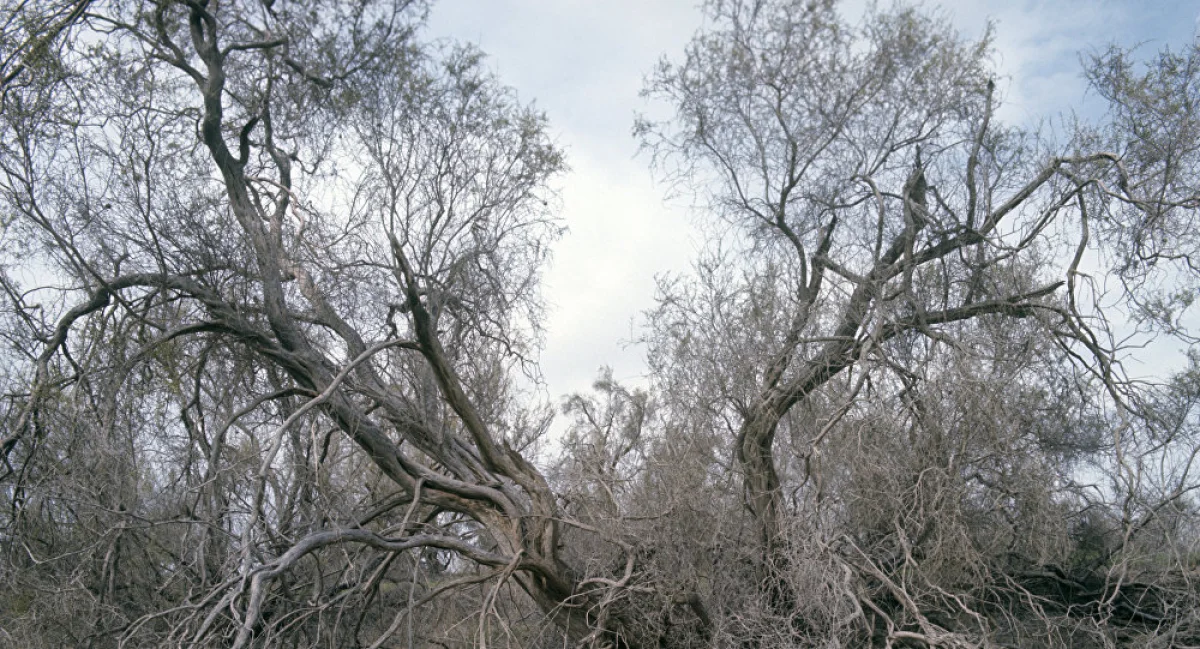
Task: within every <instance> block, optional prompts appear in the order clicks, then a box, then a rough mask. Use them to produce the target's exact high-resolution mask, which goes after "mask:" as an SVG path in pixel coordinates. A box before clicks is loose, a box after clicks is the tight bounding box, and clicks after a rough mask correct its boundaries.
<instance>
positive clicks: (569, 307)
mask: <svg viewBox="0 0 1200 649" xmlns="http://www.w3.org/2000/svg"><path fill="white" fill-rule="evenodd" d="M864 5H865V0H855V1H852V2H848V3H846V5H845V7H844V10H845V11H846V12H847V13H848V14H853V13H861V11H862V6H864ZM941 9H942V10H943V11H944V12H945V14H946V15H947V16H948V17H949V18H950V19H951V20H952V21H953V22H954V24H955V25H956V26H957V27H958V28H959V29H960V30H962V32H963V33H964V34H965V35H967V36H968V37H978V36H980V35H982V33H983V32H984V29H985V26H986V24H987V21H988V20H989V19H991V20H994V21H995V22H996V23H997V25H996V27H997V29H996V49H997V51H998V57H997V65H998V66H999V69H1000V73H1001V76H1002V81H1007V84H1008V85H1007V86H1002V87H1005V99H1006V101H1007V105H1006V107H1005V108H1004V109H1003V111H1004V112H1003V113H1002V117H1004V118H1006V119H1008V120H1016V121H1029V120H1032V119H1035V118H1037V117H1039V116H1043V115H1047V114H1048V113H1049V114H1051V115H1053V114H1055V113H1058V112H1060V111H1065V110H1069V109H1071V108H1073V107H1077V106H1080V105H1081V102H1083V101H1084V98H1085V92H1086V84H1085V82H1084V80H1083V78H1082V76H1081V75H1080V73H1079V63H1078V55H1079V52H1080V51H1081V50H1086V49H1088V48H1089V47H1103V46H1105V45H1107V44H1108V43H1110V42H1120V43H1123V44H1126V45H1128V44H1133V43H1137V42H1147V47H1148V48H1150V49H1149V51H1151V52H1152V51H1153V50H1155V49H1158V48H1159V47H1160V46H1161V45H1162V44H1163V43H1176V44H1178V43H1183V42H1188V39H1190V38H1191V35H1192V33H1193V32H1194V30H1195V29H1196V24H1197V23H1196V21H1197V19H1198V18H1200V16H1198V15H1197V13H1196V8H1195V5H1194V3H1192V2H1183V1H1158V2H1153V3H1145V2H1134V1H1132V0H1129V1H1120V2H1119V1H1117V0H1056V1H1035V0H1015V1H1014V0H978V1H973V2H965V1H964V2H944V3H942V4H941ZM700 22H701V16H700V12H699V9H698V7H697V1H696V0H640V1H638V0H608V1H606V2H595V1H593V0H474V1H468V0H443V2H441V3H440V4H437V5H436V6H435V7H434V10H433V13H432V15H431V18H430V25H429V32H428V33H429V34H430V35H431V36H434V37H450V38H454V39H457V40H460V41H468V42H473V43H476V44H478V45H479V46H480V47H481V48H482V49H483V50H484V51H485V52H487V53H488V54H489V56H490V57H491V59H490V60H491V65H492V67H493V69H495V70H496V71H497V73H498V74H499V75H500V77H501V78H502V79H503V80H504V82H505V83H507V84H510V85H512V86H514V87H515V88H517V90H518V92H519V93H520V94H521V96H522V97H523V98H524V99H526V100H530V99H533V100H536V102H537V105H538V106H539V107H540V108H542V109H543V110H545V111H546V113H547V114H548V116H549V118H550V121H551V125H552V129H553V132H554V133H555V137H556V138H557V140H558V141H559V143H560V144H561V145H562V146H563V147H564V148H565V149H566V151H567V153H568V156H569V157H568V159H569V162H570V164H571V166H572V171H571V172H570V174H569V175H568V176H566V177H565V178H564V180H563V182H562V193H563V212H562V216H563V219H564V221H565V223H566V225H567V226H568V227H569V228H570V232H569V233H568V234H567V236H566V237H565V238H564V240H563V241H561V242H560V244H559V245H558V246H557V248H556V253H555V262H554V265H553V267H552V268H551V269H550V271H549V273H548V274H547V284H546V297H547V300H548V301H549V302H550V303H551V304H552V305H553V308H552V311H551V313H550V314H549V318H548V320H547V345H546V350H545V353H544V355H543V370H544V372H545V376H546V379H547V383H548V386H547V388H548V391H549V393H550V395H551V396H552V397H558V396H559V395H562V394H564V393H567V392H571V391H577V390H583V389H586V388H587V387H588V386H589V385H590V383H591V380H592V379H593V377H594V376H595V372H596V369H597V368H598V367H599V366H600V365H602V364H609V365H612V366H613V367H614V369H615V372H616V376H617V377H618V378H620V379H630V378H636V377H637V376H638V375H640V374H641V373H642V372H643V371H644V369H643V364H642V362H641V356H642V351H641V350H639V349H626V348H624V347H623V346H622V344H621V343H622V341H627V340H629V339H630V338H631V321H632V322H637V321H639V320H640V314H641V313H642V312H644V311H645V310H646V309H648V308H650V307H651V306H652V305H653V300H652V298H653V291H654V275H655V274H656V273H662V272H666V271H681V270H684V269H685V268H686V267H687V263H688V260H689V259H691V258H692V257H693V255H694V252H695V250H696V248H697V247H698V243H697V241H696V236H697V235H695V234H693V232H695V230H694V228H692V227H690V226H689V224H688V220H687V218H686V217H685V215H684V210H683V209H682V208H680V207H679V206H677V205H668V204H667V203H666V202H665V201H664V200H663V196H664V194H665V190H664V188H663V187H661V186H658V187H656V186H655V185H654V184H653V183H652V182H651V180H650V174H649V171H648V169H647V162H648V161H647V160H645V159H641V158H638V159H635V158H634V153H635V151H636V145H635V143H634V141H633V139H632V138H631V137H630V127H631V125H632V120H633V117H634V114H635V113H636V112H638V111H640V110H643V109H644V108H645V107H644V104H643V102H642V100H641V99H640V98H639V97H638V92H639V91H640V89H641V86H642V79H643V78H644V76H645V75H646V74H647V73H649V72H650V70H651V69H652V68H653V66H654V64H655V63H656V62H657V61H658V59H659V58H660V57H661V56H663V55H667V56H672V57H678V56H679V55H680V53H681V52H682V50H683V47H684V45H685V44H686V42H687V40H688V39H689V38H690V36H691V35H692V33H694V31H695V30H696V28H697V27H699V25H700Z"/></svg>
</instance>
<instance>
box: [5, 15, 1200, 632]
mask: <svg viewBox="0 0 1200 649" xmlns="http://www.w3.org/2000/svg"><path fill="white" fill-rule="evenodd" d="M426 10H427V7H426V6H425V5H424V3H422V2H419V1H417V0H411V1H410V0H380V1H374V0H315V1H311V2H303V3H298V2H291V1H289V0H229V1H227V2H218V1H217V0H140V1H133V2H108V1H106V0H74V1H64V0H56V1H49V2H40V3H27V2H5V3H0V82H2V84H3V85H2V88H0V89H2V95H0V128H2V129H3V134H4V135H3V138H2V140H0V201H2V204H3V215H2V217H0V218H2V219H3V220H2V225H3V236H2V237H0V256H2V259H3V261H2V266H0V288H2V289H3V307H2V308H0V322H2V325H0V332H2V334H3V338H2V341H3V347H2V349H3V352H2V353H0V385H2V386H3V391H2V394H3V396H2V399H0V422H2V427H0V434H2V437H0V580H2V582H3V583H4V584H5V585H6V587H5V589H4V590H3V592H0V645H3V646H13V647H30V648H36V647H61V646H80V647H84V646H86V647H142V646H146V647H150V646H153V647H189V648H190V647H218V646H219V647H226V646H232V647H237V648H239V649H241V648H245V647H371V648H372V649H376V648H380V647H443V648H449V647H475V646H479V647H562V646H579V647H611V648H618V647H620V648H630V649H632V648H637V647H666V648H680V649H682V648H690V647H754V648H761V649H771V648H776V647H778V648H782V647H823V648H824V647H962V648H966V647H997V648H998V647H1047V648H1048V647H1077V648H1078V647H1098V648H1099V647H1117V646H1129V647H1134V646H1136V647H1186V646H1200V613H1197V611H1200V584H1198V583H1197V580H1198V579H1200V572H1198V571H1197V570H1198V566H1200V547H1198V545H1197V544H1198V543H1200V511H1198V510H1197V501H1196V498H1195V493H1194V492H1195V490H1196V488H1197V487H1198V486H1200V480H1198V479H1197V476H1196V470H1197V468H1196V466H1195V465H1196V456H1197V454H1198V453H1200V421H1198V419H1197V417H1198V415H1200V355H1197V354H1195V353H1191V352H1188V353H1186V354H1185V356H1186V361H1187V362H1186V363H1182V364H1181V365H1183V366H1184V367H1183V369H1181V370H1180V371H1178V372H1177V373H1176V374H1173V375H1167V374H1166V373H1165V372H1164V373H1160V375H1159V377H1158V378H1157V379H1154V380H1150V379H1144V378H1143V379H1138V380H1134V379H1133V378H1131V377H1130V376H1128V375H1127V374H1126V371H1125V369H1124V365H1123V363H1126V362H1128V360H1129V359H1131V358H1137V357H1138V356H1137V355H1138V354H1139V353H1143V352H1142V351H1141V350H1140V349H1138V348H1136V347H1134V346H1133V344H1134V343H1139V342H1141V341H1142V340H1145V339H1147V338H1149V337H1157V338H1158V339H1159V340H1160V341H1163V340H1167V341H1174V342H1175V343H1176V344H1178V345H1180V346H1181V347H1184V348H1186V347H1187V346H1188V345H1191V344H1192V342H1193V341H1194V339H1193V338H1191V337H1190V335H1189V333H1188V331H1187V329H1186V327H1185V324H1186V322H1187V318H1188V314H1189V313H1190V312H1189V308H1190V307H1191V305H1192V302H1193V299H1194V296H1195V295H1196V291H1197V288H1198V287H1197V273H1196V270H1195V269H1196V261H1195V259H1196V257H1195V255H1196V253H1197V250H1198V243H1200V241H1198V239H1197V237H1198V236H1200V234H1198V233H1200V227H1197V223H1196V220H1197V219H1196V217H1197V214H1198V211H1197V210H1198V209H1200V191H1198V189H1197V187H1198V185H1197V176H1198V173H1197V172H1198V171H1200V137H1198V136H1200V108H1198V106H1200V46H1197V45H1195V44H1193V45H1191V46H1188V47H1185V48H1183V49H1180V50H1175V51H1171V50H1168V51H1164V52H1163V53H1162V54H1160V55H1159V56H1158V57H1157V58H1153V59H1151V60H1146V61H1142V60H1139V59H1137V58H1135V57H1134V55H1133V54H1132V53H1130V52H1128V51H1125V50H1121V49H1117V48H1112V49H1109V50H1102V51H1098V52H1097V53H1095V54H1094V55H1092V56H1090V57H1088V58H1087V59H1086V61H1085V74H1086V75H1087V78H1088V80H1089V82H1090V83H1091V88H1092V90H1093V92H1094V96H1095V97H1096V98H1097V99H1098V100H1103V101H1106V102H1107V104H1108V107H1109V110H1108V112H1107V113H1106V114H1105V116H1104V117H1103V118H1102V119H1099V120H1097V121H1095V122H1093V123H1084V122H1082V121H1078V120H1077V121H1076V122H1074V123H1072V124H1071V125H1069V126H1064V127H1062V128H1059V129H1058V130H1057V131H1055V132H1054V134H1053V137H1049V136H1046V135H1045V134H1044V133H1040V132H1031V131H1027V130H1024V129H1022V128H1021V127H1018V126H1013V125H1006V124H1002V123H1001V122H1000V120H999V118H998V117H997V115H996V111H997V107H998V105H999V104H1000V102H1001V96H1000V93H1001V91H1000V90H998V89H997V83H996V81H995V80H994V79H993V74H994V72H993V70H992V66H991V64H990V61H991V57H992V56H993V51H992V47H991V43H990V35H989V36H985V38H983V39H982V40H981V41H979V42H969V41H967V40H964V39H963V38H962V37H961V36H959V35H958V34H957V33H955V32H954V31H953V30H952V29H951V28H949V27H948V26H947V24H946V23H945V22H944V21H943V20H941V19H940V18H938V17H937V16H931V15H929V14H927V13H925V12H923V11H920V10H916V9H910V8H906V7H903V6H898V7H895V8H892V9H887V10H874V11H872V12H869V13H868V15H867V16H866V17H865V18H863V20H862V21H861V22H859V23H857V24H851V23H848V22H847V21H846V19H845V18H844V17H843V16H842V15H840V14H839V13H838V8H837V6H836V4H835V3H834V2H832V0H817V1H815V2H814V1H811V0H806V1H803V2H800V1H794V0H719V1H718V0H714V1H712V2H709V3H707V4H706V6H705V11H706V12H707V21H706V25H708V27H707V28H706V29H705V31H702V32H701V33H699V34H697V36H696V37H695V38H694V39H693V41H692V42H691V44H690V45H689V46H688V48H687V49H686V51H685V52H684V53H683V55H682V57H681V58H679V59H667V60H664V62H663V63H662V64H661V65H660V66H659V67H658V68H657V69H656V70H655V71H654V72H653V73H652V75H651V76H650V77H649V79H648V80H647V85H646V94H647V95H648V96H649V97H650V98H651V99H652V100H655V101H660V102H666V104H668V105H670V106H673V107H674V109H675V111H674V114H673V116H672V117H671V118H669V119H667V120H665V121H651V120H641V121H639V123H638V124H637V125H636V127H635V135H636V136H637V138H638V139H639V141H640V142H641V144H642V146H643V147H644V149H645V151H646V153H647V154H648V156H649V157H650V158H651V159H652V160H653V164H654V167H655V169H656V170H657V172H658V173H659V174H660V176H661V177H662V178H663V179H664V180H665V181H666V182H668V183H670V184H671V186H672V187H673V188H674V189H675V190H676V191H678V192H681V193H685V194H693V195H695V196H697V197H698V199H699V200H700V202H702V203H703V204H704V205H705V206H706V207H705V208H704V210H703V213H704V214H705V215H707V216H709V217H711V222H710V225H711V229H712V231H713V232H715V233H717V234H718V235H719V238H718V239H716V240H714V241H713V242H712V245H711V246H709V247H708V248H706V249H705V251H704V252H703V253H702V254H701V256H700V258H699V259H698V260H697V263H696V265H695V268H694V270H693V272H691V273H689V274H687V275H685V276H680V277H669V278H664V279H662V280H661V285H660V287H659V300H658V306H657V307H656V308H655V309H654V310H653V311H652V312H650V313H649V314H648V315H647V323H646V327H645V329H644V334H643V336H644V340H643V342H644V344H645V348H646V350H647V358H648V362H649V367H650V370H651V379H650V382H649V383H648V385H646V386H643V387H641V388H637V389H635V388H632V387H629V386H625V385H621V384H620V383H619V382H617V381H615V380H614V379H613V377H612V376H611V373H605V372H602V373H601V376H600V378H599V380H598V381H597V383H596V385H595V388H594V390H593V391H592V392H590V393H587V394H578V395H574V396H571V397H569V398H568V399H567V400H566V401H565V402H564V403H563V405H562V416H563V417H565V419H566V421H567V426H566V427H565V434H564V435H563V436H562V437H561V439H550V438H549V437H550V436H549V435H548V431H550V430H551V420H552V418H553V416H554V412H553V409H552V408H550V407H549V406H548V405H547V404H545V403H543V402H541V401H539V400H538V398H536V397H535V396H532V395H531V393H530V391H529V390H527V389H525V388H524V387H523V386H527V385H528V382H529V379H530V377H534V378H536V367H537V366H536V356H537V351H538V346H539V340H540V336H541V333H542V332H541V324H542V309H543V305H542V303H541V300H540V297H539V293H538V285H539V280H540V276H541V272H542V267H543V264H544V263H545V262H546V259H547V255H548V254H549V252H548V251H549V250H550V248H551V244H552V243H553V241H554V240H555V239H556V238H557V236H558V235H559V234H560V232H561V228H562V224H561V223H560V222H559V221H558V219H557V218H556V216H555V211H554V204H555V201H554V198H555V197H554V194H553V192H552V191H551V190H550V189H549V187H550V186H551V183H552V181H553V179H554V178H555V177H556V176H557V175H558V174H560V173H563V172H564V170H565V164H564V158H563V155H562V152H561V151H559V150H558V148H557V147H556V146H555V145H554V143H553V141H552V138H551V137H550V136H549V135H548V134H547V124H546V119H545V117H544V116H543V115H542V114H540V113H539V112H537V111H535V110H533V109H532V108H530V107H529V106H527V105H525V104H523V103H521V102H520V101H519V100H518V98H517V97H516V95H515V93H514V92H513V91H512V90H510V89H508V88H506V87H505V86H503V85H502V84H501V83H500V82H499V81H498V80H497V79H496V78H495V77H493V76H492V75H491V74H490V73H488V72H487V70H486V68H485V65H484V63H483V57H482V54H481V53H479V52H478V51H476V50H474V49H472V48H468V47H459V46H454V45H449V44H445V43H434V44H431V43H427V42H424V41H422V40H421V38H420V28H421V23H422V21H423V19H424V15H425V13H426ZM1130 330H1133V331H1137V332H1138V334H1139V336H1140V337H1137V338H1133V339H1128V338H1126V337H1124V334H1122V333H1119V332H1124V331H1130Z"/></svg>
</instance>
